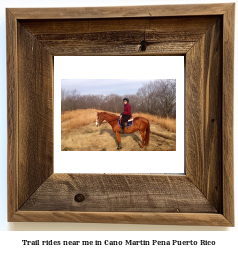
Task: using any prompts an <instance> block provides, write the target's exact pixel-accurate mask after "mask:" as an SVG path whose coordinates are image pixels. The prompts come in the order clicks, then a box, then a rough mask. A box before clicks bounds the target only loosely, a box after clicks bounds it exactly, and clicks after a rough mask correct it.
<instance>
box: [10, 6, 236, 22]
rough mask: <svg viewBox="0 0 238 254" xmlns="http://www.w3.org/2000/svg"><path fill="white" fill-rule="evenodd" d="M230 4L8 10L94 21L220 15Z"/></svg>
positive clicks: (25, 15)
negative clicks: (101, 19) (97, 19)
mask: <svg viewBox="0 0 238 254" xmlns="http://www.w3.org/2000/svg"><path fill="white" fill-rule="evenodd" d="M231 5H232V4H230V3H224V4H186V5H182V4H181V5H150V6H127V7H125V6H117V7H97V8H95V7H83V8H75V7H74V8H10V9H9V10H10V11H11V12H12V14H13V15H14V16H15V17H16V18H17V19H19V20H20V19H78V18H81V19H96V18H117V17H119V18H120V17H123V18H128V17H158V16H160V17H172V16H199V15H221V14H224V13H226V11H227V10H228V9H229V8H230V6H231Z"/></svg>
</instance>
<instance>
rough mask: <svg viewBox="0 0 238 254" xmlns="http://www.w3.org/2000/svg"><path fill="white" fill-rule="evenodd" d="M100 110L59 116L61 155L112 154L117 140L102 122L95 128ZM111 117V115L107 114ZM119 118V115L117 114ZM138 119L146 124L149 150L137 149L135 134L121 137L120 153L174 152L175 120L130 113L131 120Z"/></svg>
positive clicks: (139, 138) (137, 136)
mask: <svg viewBox="0 0 238 254" xmlns="http://www.w3.org/2000/svg"><path fill="white" fill-rule="evenodd" d="M100 111H101V110H96V109H86V110H84V109H78V110H74V111H66V112H64V114H62V115H61V150H62V151H116V150H117V139H116V134H115V133H114V132H113V130H112V128H111V126H110V125H109V123H107V122H103V123H102V124H101V126H100V127H96V126H95V123H96V115H97V112H100ZM109 113H113V114H115V113H114V112H109ZM118 116H119V114H118ZM137 116H142V117H145V118H147V119H148V120H149V121H150V142H149V146H147V147H144V148H143V149H141V148H140V146H141V135H140V132H139V131H136V132H134V133H131V134H123V135H121V143H122V151H140V150H143V151H175V150H176V120H175V119H169V118H158V117H157V116H153V115H149V114H143V113H134V114H133V117H134V118H135V117H137Z"/></svg>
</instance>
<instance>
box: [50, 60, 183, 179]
mask: <svg viewBox="0 0 238 254" xmlns="http://www.w3.org/2000/svg"><path fill="white" fill-rule="evenodd" d="M142 62H143V64H142ZM132 66H133V68H132ZM78 70H80V72H79V71H78ZM92 70H94V71H93V72H92ZM54 76H55V79H54V80H55V83H54V92H55V93H54V109H55V111H54V172H55V173H135V174H136V173H147V174H149V173H154V174H155V173H184V57H183V56H143V57H138V56H136V57H135V56H134V57H133V56H91V57H83V56H80V57H62V56H60V57H54ZM103 78H107V79H176V106H177V108H176V114H177V119H176V151H160V152H158V151H149V152H145V151H144V152H142V151H120V152H118V151H107V152H102V151H90V152H88V151H70V152H65V151H61V79H103ZM78 89H79V91H80V87H79V88H78ZM92 93H93V92H92ZM95 122H96V117H95ZM95 128H100V127H96V126H95ZM115 136H116V134H115ZM121 142H122V146H123V145H125V143H123V135H122V141H121ZM115 149H116V145H115ZM141 153H142V154H141ZM141 156H143V158H142V157H141ZM121 157H123V163H124V165H128V166H127V167H124V168H123V169H124V171H123V169H122V167H121V165H120V163H117V162H118V160H119V158H121ZM91 158H93V160H92V159H91ZM105 160H107V161H109V163H99V162H100V161H101V162H103V161H105ZM110 161H111V162H110ZM113 162H114V165H113V167H112V166H111V165H112V163H113ZM115 162H116V163H115ZM161 165H163V166H161ZM112 168H113V169H112Z"/></svg>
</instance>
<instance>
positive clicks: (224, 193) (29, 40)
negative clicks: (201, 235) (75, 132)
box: [7, 4, 234, 226]
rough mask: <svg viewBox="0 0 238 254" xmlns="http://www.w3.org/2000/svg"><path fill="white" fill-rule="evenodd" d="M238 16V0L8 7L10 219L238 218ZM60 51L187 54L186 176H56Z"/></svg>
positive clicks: (181, 221) (174, 221)
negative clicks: (237, 107)
mask: <svg viewBox="0 0 238 254" xmlns="http://www.w3.org/2000/svg"><path fill="white" fill-rule="evenodd" d="M204 15H205V16H204ZM217 15H219V16H217ZM178 16H179V17H178ZM233 25H234V4H213V5H175V6H139V7H100V8H58V9H53V8H52V9H51V8H46V9H44V8H36V9H32V8H29V9H8V10H7V42H8V50H7V51H8V52H7V61H8V63H7V66H8V111H9V112H8V140H9V143H8V220H9V221H72V222H73V221H75V222H110V223H148V224H164V225H220V226H233V225H234V194H233V191H234V190H233V140H232V139H233V133H232V132H233V115H232V113H233V70H234V67H233V56H234V42H233V41H234V26H233ZM142 40H145V41H146V43H147V47H146V50H145V51H141V50H140V43H141V41H142ZM54 55H140V56H143V55H186V123H185V124H186V126H185V128H186V132H185V134H186V147H185V152H186V176H162V175H159V176H154V175H149V176H148V175H137V176H135V175H82V174H81V175H80V174H78V175H75V174H64V175H59V174H53V175H51V174H52V172H53V56H54ZM223 61H224V62H223ZM221 101H222V103H221ZM79 192H80V193H82V194H84V195H85V200H84V201H83V202H82V203H76V202H75V201H74V196H75V195H76V194H78V193H79Z"/></svg>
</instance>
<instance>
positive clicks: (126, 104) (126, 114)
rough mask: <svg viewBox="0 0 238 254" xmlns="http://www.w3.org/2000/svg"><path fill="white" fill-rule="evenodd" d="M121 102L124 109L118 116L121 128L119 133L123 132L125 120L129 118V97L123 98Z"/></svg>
mask: <svg viewBox="0 0 238 254" xmlns="http://www.w3.org/2000/svg"><path fill="white" fill-rule="evenodd" d="M123 102H124V111H123V112H122V113H121V115H120V118H122V119H121V126H122V130H121V131H120V133H121V134H124V133H125V122H126V121H128V120H129V119H130V118H131V105H130V104H129V99H128V98H124V99H123Z"/></svg>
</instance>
